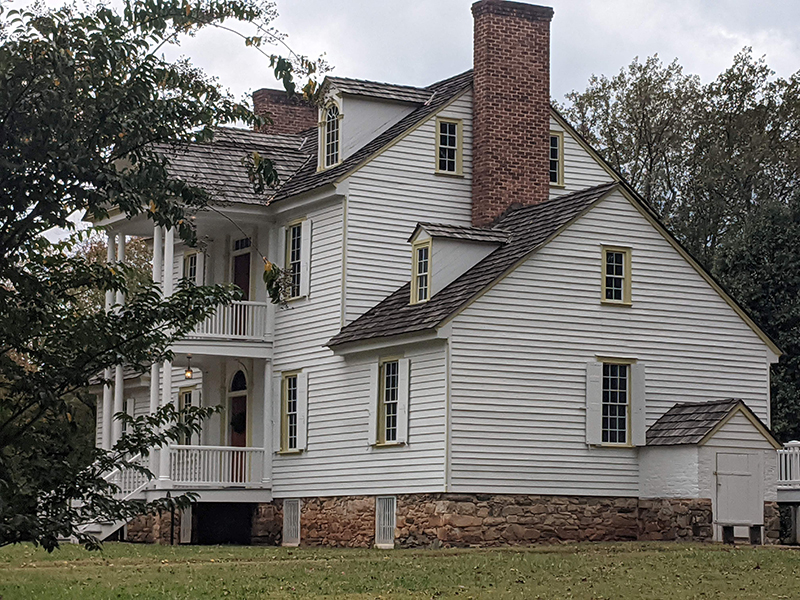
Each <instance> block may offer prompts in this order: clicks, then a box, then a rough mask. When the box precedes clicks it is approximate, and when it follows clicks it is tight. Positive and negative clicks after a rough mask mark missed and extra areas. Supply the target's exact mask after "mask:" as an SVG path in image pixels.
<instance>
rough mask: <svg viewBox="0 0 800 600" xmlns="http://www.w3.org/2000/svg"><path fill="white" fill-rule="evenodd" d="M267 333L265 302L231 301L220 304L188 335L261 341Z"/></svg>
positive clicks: (192, 336)
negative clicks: (223, 304) (227, 303)
mask: <svg viewBox="0 0 800 600" xmlns="http://www.w3.org/2000/svg"><path fill="white" fill-rule="evenodd" d="M266 335H267V303H266V302H233V303H232V304H229V305H225V306H220V307H219V308H217V310H216V311H215V312H214V314H212V315H211V316H210V317H208V318H207V319H206V320H205V321H203V322H202V323H200V325H198V326H197V328H196V329H195V330H194V333H192V334H191V335H190V336H189V337H191V338H206V339H234V340H249V341H262V340H263V339H264V338H265V337H266Z"/></svg>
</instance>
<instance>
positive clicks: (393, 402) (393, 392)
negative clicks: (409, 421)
mask: <svg viewBox="0 0 800 600" xmlns="http://www.w3.org/2000/svg"><path fill="white" fill-rule="evenodd" d="M399 408H400V363H399V361H396V360H393V361H388V362H385V363H383V364H382V365H381V368H380V397H379V410H378V443H380V444H386V443H392V442H396V441H397V433H398V429H397V428H398V417H399Z"/></svg>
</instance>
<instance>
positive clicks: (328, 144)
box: [325, 104, 339, 167]
mask: <svg viewBox="0 0 800 600" xmlns="http://www.w3.org/2000/svg"><path fill="white" fill-rule="evenodd" d="M338 162H339V109H338V107H337V106H336V105H335V104H332V105H331V106H329V107H328V110H327V111H325V166H326V167H332V166H333V165H335V164H337V163H338Z"/></svg>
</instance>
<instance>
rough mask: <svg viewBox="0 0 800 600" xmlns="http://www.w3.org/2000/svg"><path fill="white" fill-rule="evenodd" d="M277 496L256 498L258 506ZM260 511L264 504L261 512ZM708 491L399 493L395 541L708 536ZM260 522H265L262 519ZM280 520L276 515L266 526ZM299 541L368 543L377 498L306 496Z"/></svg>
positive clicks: (449, 543) (429, 543)
mask: <svg viewBox="0 0 800 600" xmlns="http://www.w3.org/2000/svg"><path fill="white" fill-rule="evenodd" d="M280 504H281V501H280V500H276V501H275V502H274V503H273V504H262V505H259V513H260V514H264V515H266V514H268V513H269V510H270V509H269V508H267V507H276V508H272V510H273V511H274V514H275V515H277V512H278V510H279V508H277V507H279V506H280ZM262 511H263V512H262ZM711 524H712V517H711V501H710V500H707V499H658V500H640V499H638V498H606V497H590V496H571V497H565V496H528V495H493V494H410V495H398V496H397V522H396V530H395V531H396V543H397V545H398V546H399V547H403V548H409V547H412V548H413V547H458V546H507V545H521V544H531V543H537V542H560V541H621V540H684V541H708V540H711V539H712V536H713V531H712V526H711ZM260 527H264V524H261V525H260ZM281 527H282V523H280V522H277V521H276V522H274V525H273V526H272V530H273V531H274V530H276V529H278V530H279V529H280V528H281ZM300 530H301V536H300V539H301V545H307V546H334V547H336V546H338V547H361V548H365V547H370V546H372V545H373V543H374V539H375V498H374V497H371V496H339V497H327V498H304V499H302V500H301V515H300Z"/></svg>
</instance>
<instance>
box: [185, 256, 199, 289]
mask: <svg viewBox="0 0 800 600" xmlns="http://www.w3.org/2000/svg"><path fill="white" fill-rule="evenodd" d="M183 276H184V277H185V278H186V279H188V280H189V281H191V282H192V283H194V282H196V281H197V253H196V252H195V253H192V254H187V255H186V256H185V257H184V259H183Z"/></svg>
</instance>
